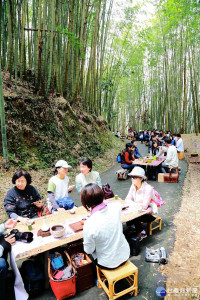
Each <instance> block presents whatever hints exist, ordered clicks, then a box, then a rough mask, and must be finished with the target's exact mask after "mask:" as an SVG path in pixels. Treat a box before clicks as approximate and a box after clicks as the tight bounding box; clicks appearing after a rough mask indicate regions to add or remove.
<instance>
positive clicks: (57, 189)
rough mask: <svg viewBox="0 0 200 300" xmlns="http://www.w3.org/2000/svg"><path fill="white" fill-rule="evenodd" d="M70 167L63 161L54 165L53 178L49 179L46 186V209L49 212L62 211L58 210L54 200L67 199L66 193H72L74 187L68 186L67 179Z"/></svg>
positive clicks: (62, 209)
mask: <svg viewBox="0 0 200 300" xmlns="http://www.w3.org/2000/svg"><path fill="white" fill-rule="evenodd" d="M68 168H71V166H70V165H68V163H67V162H66V161H65V160H59V161H57V163H56V164H55V170H54V176H53V177H51V178H50V180H49V184H48V190H47V191H48V199H49V201H48V208H49V209H50V210H51V211H56V210H57V211H64V210H65V209H64V208H60V207H59V205H58V204H57V202H56V200H58V199H61V198H64V197H68V192H70V191H72V189H73V188H74V185H71V186H68V185H69V178H68V176H67V173H68Z"/></svg>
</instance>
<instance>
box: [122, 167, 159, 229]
mask: <svg viewBox="0 0 200 300" xmlns="http://www.w3.org/2000/svg"><path fill="white" fill-rule="evenodd" d="M128 175H129V176H131V181H132V185H131V188H130V190H129V192H128V195H127V196H126V199H125V201H126V202H127V204H128V205H129V206H134V205H135V207H136V209H138V210H145V211H146V212H147V214H146V215H143V216H141V217H139V218H137V219H135V220H133V221H130V222H128V224H127V225H133V224H134V225H135V229H136V231H137V232H141V231H142V229H143V226H142V224H141V223H149V222H152V221H153V220H155V218H154V217H153V216H152V212H153V211H152V207H151V206H150V201H151V199H152V198H153V187H152V186H151V185H150V184H148V183H146V182H145V180H146V176H145V171H144V169H142V168H141V167H135V168H134V169H133V170H132V172H131V173H129V174H128Z"/></svg>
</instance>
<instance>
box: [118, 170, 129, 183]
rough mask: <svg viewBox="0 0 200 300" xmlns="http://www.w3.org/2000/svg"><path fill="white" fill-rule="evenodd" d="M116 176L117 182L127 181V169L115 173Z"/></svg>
mask: <svg viewBox="0 0 200 300" xmlns="http://www.w3.org/2000/svg"><path fill="white" fill-rule="evenodd" d="M116 174H117V179H118V180H120V179H121V180H126V179H127V176H128V170H127V169H122V168H121V169H120V170H118V171H116Z"/></svg>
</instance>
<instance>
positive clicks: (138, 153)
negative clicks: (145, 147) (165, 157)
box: [133, 147, 142, 158]
mask: <svg viewBox="0 0 200 300" xmlns="http://www.w3.org/2000/svg"><path fill="white" fill-rule="evenodd" d="M133 153H134V157H135V158H140V157H142V155H141V154H140V152H139V150H138V147H135V150H134V152H133Z"/></svg>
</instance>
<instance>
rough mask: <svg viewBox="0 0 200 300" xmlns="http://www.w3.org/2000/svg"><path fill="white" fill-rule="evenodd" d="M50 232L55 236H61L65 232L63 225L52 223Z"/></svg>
mask: <svg viewBox="0 0 200 300" xmlns="http://www.w3.org/2000/svg"><path fill="white" fill-rule="evenodd" d="M50 232H51V234H52V235H53V237H55V238H59V237H62V236H63V235H64V233H65V227H64V226H63V225H54V226H52V227H51V229H50Z"/></svg>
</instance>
